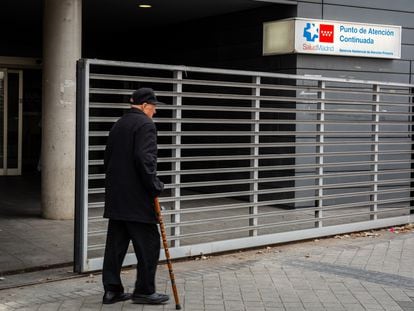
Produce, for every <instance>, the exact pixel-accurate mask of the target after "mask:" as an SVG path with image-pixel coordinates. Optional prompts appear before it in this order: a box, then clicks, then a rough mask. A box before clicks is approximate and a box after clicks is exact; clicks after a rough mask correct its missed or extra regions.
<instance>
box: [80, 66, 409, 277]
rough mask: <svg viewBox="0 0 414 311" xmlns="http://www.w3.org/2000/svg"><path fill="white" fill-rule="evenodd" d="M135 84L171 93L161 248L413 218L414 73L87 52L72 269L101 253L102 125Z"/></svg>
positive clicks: (165, 113)
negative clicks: (190, 62)
mask: <svg viewBox="0 0 414 311" xmlns="http://www.w3.org/2000/svg"><path fill="white" fill-rule="evenodd" d="M143 86H149V87H152V88H154V89H155V90H156V94H157V97H159V99H160V100H161V101H163V102H165V103H167V104H168V105H166V106H159V107H158V108H157V115H156V118H155V119H154V121H155V123H156V124H157V128H158V144H159V161H158V162H159V167H158V171H159V175H160V178H161V179H162V180H163V181H164V183H165V189H166V190H165V191H164V193H163V195H162V197H161V198H160V202H161V204H162V205H163V206H164V207H165V208H166V210H165V211H164V212H163V214H164V217H165V218H166V220H167V221H166V225H167V231H168V233H169V234H168V240H169V242H170V245H171V249H170V251H171V254H172V257H174V258H179V257H187V256H195V255H199V254H200V253H203V254H207V253H214V252H220V251H227V250H234V249H241V248H247V247H253V246H260V245H267V244H275V243H280V242H286V241H293V240H298V239H306V238H313V237H318V236H326V235H332V234H338V233H343V232H350V231H357V230H366V229H372V228H378V227H384V226H390V225H397V224H403V223H407V222H410V221H412V216H411V215H410V214H411V211H412V210H413V207H412V205H413V204H412V202H413V195H412V191H413V188H412V182H413V179H414V177H413V173H414V168H413V162H412V156H413V149H412V146H413V141H412V126H413V109H412V106H413V92H412V89H413V87H414V85H409V84H400V83H386V82H377V81H359V80H349V79H347V80H345V79H336V78H323V77H316V76H297V75H287V74H276V73H268V72H251V71H238V70H224V69H212V68H199V67H184V66H170V65H157V64H142V63H127V62H115V61H101V60H87V59H86V60H81V61H79V63H78V100H77V101H78V106H77V161H76V167H77V182H76V237H75V266H76V267H75V268H76V270H77V271H91V270H96V269H100V268H101V266H102V257H103V249H104V244H105V234H106V220H105V219H103V218H102V214H103V207H104V192H105V189H104V179H105V172H104V170H103V153H104V150H105V145H106V138H107V135H108V133H109V130H110V128H111V126H112V125H113V123H114V122H115V121H116V120H117V119H118V118H119V117H120V116H121V115H122V113H123V110H124V109H128V107H129V104H128V101H129V96H130V94H131V93H132V91H133V90H135V89H137V88H139V87H143ZM138 204H139V202H137V206H138ZM135 260H136V259H135V256H134V254H133V253H129V254H128V255H127V257H126V260H125V264H126V265H128V264H132V263H134V262H135Z"/></svg>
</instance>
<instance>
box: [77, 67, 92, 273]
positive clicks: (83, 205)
mask: <svg viewBox="0 0 414 311" xmlns="http://www.w3.org/2000/svg"><path fill="white" fill-rule="evenodd" d="M89 68H90V65H89V63H88V62H87V60H84V59H82V60H80V61H78V63H77V72H76V162H75V163H76V165H75V167H76V171H75V174H76V175H75V241H74V263H75V264H74V272H78V273H80V272H84V271H85V269H86V266H87V260H88V258H87V254H88V175H89V170H88V168H89V165H88V162H89V150H88V147H89Z"/></svg>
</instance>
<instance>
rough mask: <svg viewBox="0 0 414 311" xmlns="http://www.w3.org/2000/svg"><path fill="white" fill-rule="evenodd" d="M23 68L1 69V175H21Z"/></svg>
mask: <svg viewBox="0 0 414 311" xmlns="http://www.w3.org/2000/svg"><path fill="white" fill-rule="evenodd" d="M22 86H23V73H22V71H21V70H8V69H3V70H0V119H1V121H0V175H20V174H21V163H22V113H23V107H22V100H23V99H22V97H23V87H22Z"/></svg>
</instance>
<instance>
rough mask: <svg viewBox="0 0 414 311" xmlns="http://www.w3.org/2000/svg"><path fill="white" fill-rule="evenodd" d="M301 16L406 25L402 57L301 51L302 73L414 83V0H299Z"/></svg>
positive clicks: (298, 64)
mask: <svg viewBox="0 0 414 311" xmlns="http://www.w3.org/2000/svg"><path fill="white" fill-rule="evenodd" d="M297 10H298V11H297V16H298V17H305V18H306V17H307V18H316V19H326V20H340V21H351V22H364V23H372V24H390V25H400V26H402V28H403V30H402V57H401V59H400V60H389V59H373V58H359V57H341V56H320V55H298V57H297V73H298V74H321V73H323V75H324V76H330V77H344V78H345V77H346V78H355V79H370V80H380V81H393V82H403V83H410V80H411V79H412V78H411V75H412V72H413V71H412V68H413V60H414V1H412V0H393V1H389V0H313V1H303V0H299V1H298V8H297Z"/></svg>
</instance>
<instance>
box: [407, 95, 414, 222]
mask: <svg viewBox="0 0 414 311" xmlns="http://www.w3.org/2000/svg"><path fill="white" fill-rule="evenodd" d="M408 94H409V95H411V99H410V97H409V98H408V103H409V106H410V107H411V108H410V109H408V111H410V112H411V113H412V114H413V113H414V88H409V90H408ZM408 120H409V121H411V122H414V116H413V115H411V118H408ZM408 132H410V137H411V165H410V168H411V174H410V178H411V180H414V136H413V132H414V125H411V126H410V125H409V126H408ZM410 188H411V191H410V214H414V199H413V198H414V182H413V181H411V182H410Z"/></svg>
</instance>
